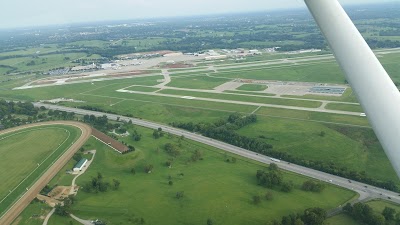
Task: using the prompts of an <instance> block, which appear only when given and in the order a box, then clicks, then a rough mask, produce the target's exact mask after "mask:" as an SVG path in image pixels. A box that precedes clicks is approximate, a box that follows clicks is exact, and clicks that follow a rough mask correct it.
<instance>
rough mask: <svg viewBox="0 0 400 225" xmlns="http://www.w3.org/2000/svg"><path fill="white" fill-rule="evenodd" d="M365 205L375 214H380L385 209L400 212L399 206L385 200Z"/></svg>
mask: <svg viewBox="0 0 400 225" xmlns="http://www.w3.org/2000/svg"><path fill="white" fill-rule="evenodd" d="M367 204H368V205H369V206H371V208H372V209H373V210H374V211H375V212H377V213H382V211H383V210H384V209H385V207H389V208H393V209H394V210H396V212H400V205H398V204H395V203H392V202H388V201H385V200H375V201H370V202H367Z"/></svg>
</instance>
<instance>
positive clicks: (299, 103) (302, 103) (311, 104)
mask: <svg viewBox="0 0 400 225" xmlns="http://www.w3.org/2000/svg"><path fill="white" fill-rule="evenodd" d="M158 93H160V94H170V95H179V96H193V97H199V98H210V99H221V100H228V101H241V102H253V103H262V104H272V105H284V106H296V107H305V108H318V107H320V106H321V105H322V103H321V102H318V101H307V100H293V99H280V98H269V97H256V96H243V95H235V94H222V93H221V94H218V93H206V92H195V91H183V90H170V89H164V90H161V91H159V92H158Z"/></svg>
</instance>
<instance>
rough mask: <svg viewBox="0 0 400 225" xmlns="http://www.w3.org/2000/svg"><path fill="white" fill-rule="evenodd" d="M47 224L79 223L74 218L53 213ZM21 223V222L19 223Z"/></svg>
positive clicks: (69, 224) (65, 224)
mask: <svg viewBox="0 0 400 225" xmlns="http://www.w3.org/2000/svg"><path fill="white" fill-rule="evenodd" d="M47 224H48V225H81V223H79V222H78V221H76V220H74V219H73V218H72V217H63V216H58V215H55V214H53V215H52V216H51V217H50V219H49V222H48V223H47ZM21 225H23V224H21Z"/></svg>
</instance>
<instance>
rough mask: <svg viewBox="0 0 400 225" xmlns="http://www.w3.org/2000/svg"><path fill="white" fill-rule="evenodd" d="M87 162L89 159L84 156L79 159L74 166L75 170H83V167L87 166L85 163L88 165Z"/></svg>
mask: <svg viewBox="0 0 400 225" xmlns="http://www.w3.org/2000/svg"><path fill="white" fill-rule="evenodd" d="M87 162H88V160H87V159H85V158H82V159H81V160H79V162H78V163H77V164H76V165H75V166H74V169H73V171H74V172H78V171H82V169H83V167H85V165H86V163H87Z"/></svg>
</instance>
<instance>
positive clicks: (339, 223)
mask: <svg viewBox="0 0 400 225" xmlns="http://www.w3.org/2000/svg"><path fill="white" fill-rule="evenodd" d="M367 205H369V206H371V208H372V209H373V210H374V212H375V213H377V214H381V213H382V211H383V210H384V209H385V207H390V208H393V209H394V210H396V212H397V213H398V212H400V205H396V204H393V203H391V202H387V201H384V200H374V201H370V202H367ZM326 222H327V225H362V224H361V223H360V222H357V221H355V220H354V219H353V218H351V217H350V216H348V215H346V214H344V213H342V214H339V215H337V216H334V217H331V218H329V219H328V220H326Z"/></svg>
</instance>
